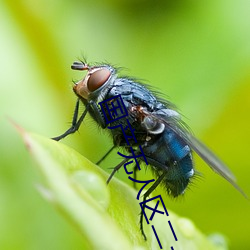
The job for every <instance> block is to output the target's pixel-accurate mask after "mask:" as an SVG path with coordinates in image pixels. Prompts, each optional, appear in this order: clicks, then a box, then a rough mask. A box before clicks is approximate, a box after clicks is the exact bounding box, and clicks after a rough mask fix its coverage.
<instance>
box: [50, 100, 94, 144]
mask: <svg viewBox="0 0 250 250" xmlns="http://www.w3.org/2000/svg"><path fill="white" fill-rule="evenodd" d="M79 102H80V101H79V99H78V100H77V102H76V106H75V110H74V116H73V120H72V124H71V127H70V128H69V129H68V130H67V131H66V132H65V133H63V134H62V135H59V136H57V137H53V138H51V139H53V140H55V141H60V140H61V139H63V138H64V137H66V136H68V135H69V134H73V133H75V132H76V131H77V130H78V129H79V127H80V125H81V123H82V121H83V119H84V117H85V116H86V114H87V112H88V110H89V105H87V107H86V109H85V110H84V112H83V113H82V115H81V116H80V118H79V120H78V121H77V119H78V112H79Z"/></svg>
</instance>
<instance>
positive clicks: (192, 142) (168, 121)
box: [152, 110, 248, 199]
mask: <svg viewBox="0 0 250 250" xmlns="http://www.w3.org/2000/svg"><path fill="white" fill-rule="evenodd" d="M163 113H166V114H167V115H163ZM152 115H153V116H154V117H155V119H158V122H162V123H163V124H164V125H165V126H166V127H169V128H170V129H171V130H173V131H174V132H175V133H176V134H177V135H178V136H179V137H180V138H181V139H182V140H184V141H185V142H186V143H187V144H188V145H189V146H190V148H192V149H193V150H194V151H195V152H196V153H197V154H198V155H199V156H200V157H201V158H202V159H203V160H204V161H205V162H206V163H207V164H208V165H209V167H211V168H212V170H214V171H215V172H216V173H218V174H219V175H221V176H222V177H223V178H224V179H226V180H227V181H228V182H229V183H231V184H232V185H233V186H234V187H235V188H236V189H237V190H238V191H239V192H240V193H241V194H242V195H244V196H245V197H246V198H247V199H248V197H247V195H246V194H245V193H244V192H243V191H242V189H241V188H240V187H239V186H238V185H237V184H236V178H235V176H234V175H233V173H232V172H231V171H230V170H229V168H228V167H227V166H226V165H225V164H224V163H223V162H222V161H221V160H220V159H219V158H218V157H217V156H216V155H215V154H214V153H213V152H212V151H211V150H210V149H208V148H207V147H206V146H205V145H204V144H203V143H202V142H200V141H199V140H198V139H197V138H195V137H194V136H193V135H192V134H191V133H190V132H189V131H188V129H187V128H186V126H185V124H184V123H183V122H182V121H181V120H180V117H178V116H176V115H174V116H171V115H169V111H166V112H164V110H163V111H160V112H159V113H158V114H157V112H154V114H152ZM156 117H157V118H156Z"/></svg>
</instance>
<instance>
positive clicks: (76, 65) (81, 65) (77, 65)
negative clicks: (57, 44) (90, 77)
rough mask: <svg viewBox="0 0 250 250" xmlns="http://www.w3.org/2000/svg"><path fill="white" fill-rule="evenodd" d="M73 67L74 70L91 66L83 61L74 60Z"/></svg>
mask: <svg viewBox="0 0 250 250" xmlns="http://www.w3.org/2000/svg"><path fill="white" fill-rule="evenodd" d="M71 69H74V70H88V69H89V66H88V65H87V64H85V63H83V62H73V64H72V65H71Z"/></svg>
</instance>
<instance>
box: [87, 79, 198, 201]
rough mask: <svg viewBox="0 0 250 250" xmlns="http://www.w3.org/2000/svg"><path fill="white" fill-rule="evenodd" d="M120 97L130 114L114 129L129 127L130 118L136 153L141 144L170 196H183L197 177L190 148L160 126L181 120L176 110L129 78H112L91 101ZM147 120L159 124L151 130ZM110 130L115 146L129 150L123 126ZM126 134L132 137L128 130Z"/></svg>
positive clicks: (93, 115) (91, 111)
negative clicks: (135, 140)
mask: <svg viewBox="0 0 250 250" xmlns="http://www.w3.org/2000/svg"><path fill="white" fill-rule="evenodd" d="M117 95H121V97H122V100H123V102H124V105H125V107H126V108H127V110H128V114H129V115H128V117H125V118H122V119H119V120H117V121H115V122H114V123H112V126H116V125H120V124H121V125H122V126H123V127H126V126H127V121H126V119H128V120H129V122H130V124H131V126H132V128H133V129H134V134H135V137H136V139H137V143H135V142H134V141H133V140H131V142H130V143H131V144H132V145H133V147H134V148H135V150H136V149H137V146H138V145H141V147H142V149H143V152H144V154H145V156H146V159H147V161H148V163H149V164H150V166H151V167H152V170H153V172H154V173H155V175H156V176H158V177H159V176H161V175H162V174H163V173H164V174H165V177H164V179H163V181H162V183H163V184H164V185H165V187H166V190H167V191H168V193H169V194H170V195H172V196H174V197H176V196H178V195H180V194H182V193H183V192H184V191H185V189H186V187H187V185H188V183H189V182H190V178H191V177H192V176H193V175H194V170H193V161H192V155H191V149H190V147H189V146H188V145H187V143H186V142H185V141H184V140H183V139H182V138H181V137H179V136H178V135H177V134H176V133H175V132H174V131H172V130H171V129H170V128H168V127H167V126H165V125H164V126H163V127H161V126H159V124H160V125H161V124H162V121H163V120H164V123H165V124H168V121H169V122H170V124H171V122H172V121H173V118H175V119H180V118H179V114H178V113H177V112H176V111H175V110H174V109H173V108H174V107H173V105H171V104H170V103H168V102H165V103H164V102H163V101H162V100H159V99H158V98H157V97H156V95H155V94H153V93H152V92H151V91H150V90H149V89H148V88H146V87H145V86H144V85H142V84H140V83H136V82H135V81H134V80H131V79H129V78H114V79H112V78H111V80H110V82H109V84H107V85H104V86H103V88H101V89H98V90H97V91H96V92H95V93H92V94H91V100H93V101H95V102H96V101H98V102H99V101H104V100H106V99H109V98H112V97H115V96H117ZM100 96H101V98H100ZM164 111H165V112H164ZM89 112H90V114H91V115H92V117H93V119H94V120H96V122H98V119H99V118H97V115H96V112H94V110H91V109H90V111H89ZM119 116H120V114H119V113H117V117H119ZM114 118H115V116H114ZM146 118H148V119H150V118H152V119H154V118H157V119H159V120H160V122H156V124H154V125H153V128H151V129H149V128H148V127H147V126H145V124H144V123H145V119H146ZM107 126H108V124H106V122H104V123H103V126H102V127H103V128H106V127H107ZM159 127H160V128H159ZM109 131H110V133H111V135H112V137H113V140H114V145H115V146H124V147H125V148H127V144H126V141H125V139H124V134H123V133H122V131H121V128H120V127H118V128H117V129H111V130H109ZM126 133H128V134H131V133H130V132H129V131H126Z"/></svg>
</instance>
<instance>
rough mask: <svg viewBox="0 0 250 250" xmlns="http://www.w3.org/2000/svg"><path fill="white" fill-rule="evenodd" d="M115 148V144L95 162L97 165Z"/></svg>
mask: <svg viewBox="0 0 250 250" xmlns="http://www.w3.org/2000/svg"><path fill="white" fill-rule="evenodd" d="M114 148H115V145H114V146H113V147H112V148H111V149H110V150H109V151H108V152H107V153H106V154H105V155H104V156H103V157H102V158H101V159H100V160H99V161H98V162H97V163H96V165H99V164H100V163H101V162H102V161H103V160H104V159H105V158H106V157H107V156H108V155H109V154H110V153H111V152H112V150H113V149H114Z"/></svg>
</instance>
